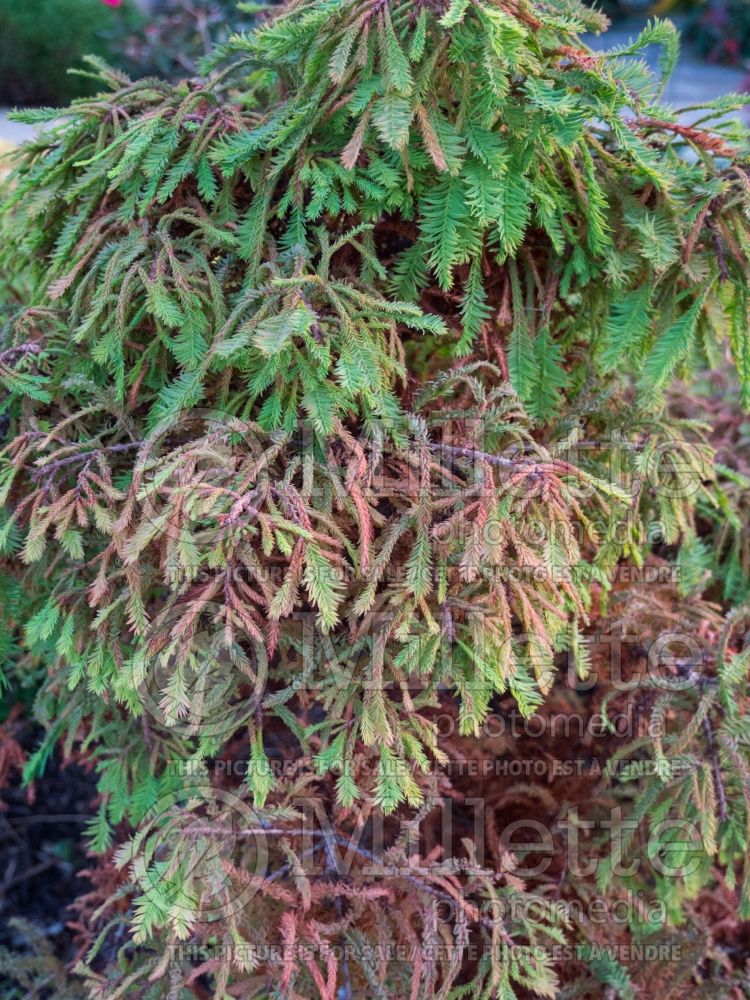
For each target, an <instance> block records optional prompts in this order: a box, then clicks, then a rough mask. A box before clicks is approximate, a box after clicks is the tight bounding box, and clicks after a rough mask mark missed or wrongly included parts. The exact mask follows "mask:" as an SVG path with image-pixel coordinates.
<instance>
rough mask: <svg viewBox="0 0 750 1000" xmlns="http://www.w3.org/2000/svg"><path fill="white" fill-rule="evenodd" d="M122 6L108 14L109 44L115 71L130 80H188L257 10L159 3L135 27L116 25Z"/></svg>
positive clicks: (210, 2)
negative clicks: (110, 23)
mask: <svg viewBox="0 0 750 1000" xmlns="http://www.w3.org/2000/svg"><path fill="white" fill-rule="evenodd" d="M128 3H129V4H130V6H131V7H133V6H135V2H134V0H123V3H122V4H121V5H120V7H119V10H117V11H111V12H110V13H111V15H112V20H113V22H114V24H115V25H116V31H117V29H119V31H118V33H117V34H116V35H115V37H113V39H112V48H113V50H114V51H115V52H116V53H117V62H118V65H122V66H123V68H125V69H126V70H127V71H129V72H130V73H132V74H133V75H134V76H150V75H156V76H161V77H166V78H167V79H171V80H173V79H178V78H180V77H184V76H193V75H195V74H196V73H197V72H198V64H199V62H200V60H201V59H202V58H203V57H204V56H206V55H208V54H209V53H210V52H211V50H212V49H213V48H214V47H215V46H216V45H219V44H221V43H223V42H225V41H226V40H227V39H228V38H229V37H230V36H231V35H232V34H234V33H235V32H238V31H246V30H247V29H248V28H249V27H250V24H251V21H252V16H251V15H252V13H253V12H254V11H255V10H256V9H263V8H262V7H256V6H255V5H250V4H238V3H237V0H160V2H159V3H156V4H153V5H152V8H151V12H150V15H149V16H148V17H147V19H146V20H145V21H144V22H141V23H139V24H137V25H136V26H135V27H133V26H132V24H131V25H129V24H128V22H127V19H125V20H123V19H118V16H117V15H118V14H119V13H120V12H121V11H123V10H125V9H126V7H127V5H128Z"/></svg>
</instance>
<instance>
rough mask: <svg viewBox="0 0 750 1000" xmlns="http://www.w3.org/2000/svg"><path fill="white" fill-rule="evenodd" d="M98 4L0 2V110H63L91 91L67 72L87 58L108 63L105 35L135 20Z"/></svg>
mask: <svg viewBox="0 0 750 1000" xmlns="http://www.w3.org/2000/svg"><path fill="white" fill-rule="evenodd" d="M131 6H132V8H133V9H132V10H130V9H128V8H126V7H122V8H121V9H118V10H113V9H110V8H108V7H106V6H104V5H103V4H102V3H101V0H34V2H33V3H18V2H17V0H0V67H1V68H2V72H0V104H8V105H16V104H64V103H67V102H68V101H69V100H71V99H72V98H74V97H80V96H83V95H85V94H89V93H92V91H93V90H95V89H96V88H95V86H94V85H93V84H92V83H91V81H90V80H88V79H87V78H86V77H85V76H80V75H71V74H70V73H68V68H69V67H71V66H73V67H75V66H79V67H80V65H81V60H82V58H83V56H85V55H87V54H92V55H99V56H103V57H105V58H109V57H110V55H111V51H112V50H111V48H110V44H109V42H108V39H107V33H108V32H110V31H111V30H112V27H113V24H114V21H115V20H117V22H118V30H119V31H123V30H125V25H126V23H127V24H128V25H131V26H134V25H135V21H136V19H137V17H138V15H136V10H135V5H134V4H132V5H131Z"/></svg>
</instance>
